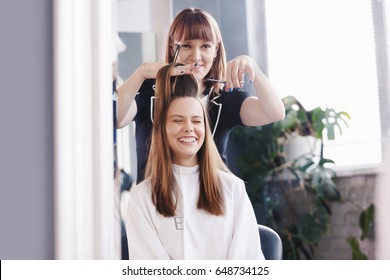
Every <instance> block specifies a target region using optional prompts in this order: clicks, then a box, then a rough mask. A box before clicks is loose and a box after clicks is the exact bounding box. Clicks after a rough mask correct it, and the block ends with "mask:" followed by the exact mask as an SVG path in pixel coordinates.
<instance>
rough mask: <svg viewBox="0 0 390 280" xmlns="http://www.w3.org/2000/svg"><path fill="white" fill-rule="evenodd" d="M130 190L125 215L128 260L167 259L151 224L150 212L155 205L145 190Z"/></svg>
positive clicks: (153, 209) (152, 211)
mask: <svg viewBox="0 0 390 280" xmlns="http://www.w3.org/2000/svg"><path fill="white" fill-rule="evenodd" d="M135 191H136V192H133V191H132V190H131V191H130V196H129V203H128V207H127V213H126V217H125V225H126V234H127V242H128V247H129V258H130V260H132V259H133V260H169V259H170V257H169V255H168V253H167V252H166V250H165V248H164V247H163V245H162V243H161V241H160V238H159V237H158V234H157V231H156V228H155V226H154V224H153V221H152V217H151V213H154V211H155V206H154V204H153V203H152V202H151V199H150V198H149V197H146V195H147V192H143V191H141V190H140V189H137V190H135Z"/></svg>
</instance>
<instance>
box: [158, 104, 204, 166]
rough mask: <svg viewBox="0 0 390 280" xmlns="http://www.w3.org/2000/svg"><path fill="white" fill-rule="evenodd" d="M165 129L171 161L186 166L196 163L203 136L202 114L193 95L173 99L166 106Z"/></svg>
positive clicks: (201, 109)
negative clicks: (167, 106)
mask: <svg viewBox="0 0 390 280" xmlns="http://www.w3.org/2000/svg"><path fill="white" fill-rule="evenodd" d="M165 130H166V137H167V142H168V145H169V148H170V150H171V153H172V159H173V163H175V164H178V165H181V166H187V167H190V166H195V165H197V164H198V156H197V153H198V151H199V150H200V148H201V147H202V145H203V142H204V137H205V122H204V114H203V108H202V105H201V104H200V103H199V101H198V100H197V99H195V98H193V97H180V98H177V99H175V100H173V101H172V103H171V104H170V106H169V108H168V112H167V118H166V123H165Z"/></svg>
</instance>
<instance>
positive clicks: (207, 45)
mask: <svg viewBox="0 0 390 280" xmlns="http://www.w3.org/2000/svg"><path fill="white" fill-rule="evenodd" d="M203 48H205V49H209V48H211V45H209V44H205V45H203Z"/></svg>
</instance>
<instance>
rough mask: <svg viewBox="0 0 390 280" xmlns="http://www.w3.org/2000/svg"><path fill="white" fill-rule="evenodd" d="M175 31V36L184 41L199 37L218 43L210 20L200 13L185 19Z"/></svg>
mask: <svg viewBox="0 0 390 280" xmlns="http://www.w3.org/2000/svg"><path fill="white" fill-rule="evenodd" d="M175 33H176V34H175V38H176V39H179V40H182V41H187V40H197V39H199V40H204V41H210V42H213V43H216V38H215V37H216V36H215V34H214V32H213V29H212V28H211V26H210V24H209V22H208V21H207V19H206V18H203V17H199V16H198V15H195V16H193V17H188V18H186V19H184V21H183V22H182V24H179V26H178V28H177V30H176V32H175Z"/></svg>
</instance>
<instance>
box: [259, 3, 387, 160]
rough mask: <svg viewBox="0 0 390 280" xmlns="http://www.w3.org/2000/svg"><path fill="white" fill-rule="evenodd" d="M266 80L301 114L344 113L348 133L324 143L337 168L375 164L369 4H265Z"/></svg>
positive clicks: (377, 145) (377, 137)
mask: <svg viewBox="0 0 390 280" xmlns="http://www.w3.org/2000/svg"><path fill="white" fill-rule="evenodd" d="M266 15H267V40H268V62H269V77H270V79H271V81H272V83H273V84H274V85H275V87H276V89H277V90H278V91H279V92H280V94H281V96H282V97H283V96H287V95H293V96H295V97H296V98H297V99H298V100H299V101H300V102H301V103H302V104H303V106H304V107H305V108H306V109H309V110H310V109H313V108H315V107H317V106H321V107H331V108H335V109H336V110H337V111H347V112H348V113H349V114H350V116H351V121H350V126H349V128H345V127H343V134H342V136H341V137H337V139H336V140H334V141H325V149H324V153H325V157H327V158H331V159H333V160H334V161H335V162H336V165H337V166H339V167H343V166H344V167H345V166H355V165H366V164H375V163H379V162H381V132H380V111H379V102H378V100H379V98H378V87H377V75H376V62H375V40H374V28H373V20H372V11H371V1H356V0H341V1H340V0H316V1H313V0H294V1H291V0H267V1H266Z"/></svg>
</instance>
